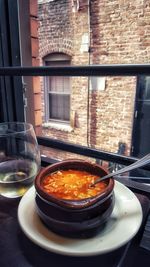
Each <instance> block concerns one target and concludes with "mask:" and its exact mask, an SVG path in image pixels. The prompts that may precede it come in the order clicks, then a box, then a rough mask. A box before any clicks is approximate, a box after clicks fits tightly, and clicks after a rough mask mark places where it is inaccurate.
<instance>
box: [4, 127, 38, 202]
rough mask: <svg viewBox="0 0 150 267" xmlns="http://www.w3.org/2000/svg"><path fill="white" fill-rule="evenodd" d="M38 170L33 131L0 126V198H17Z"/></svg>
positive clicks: (31, 183) (31, 129)
mask: <svg viewBox="0 0 150 267" xmlns="http://www.w3.org/2000/svg"><path fill="white" fill-rule="evenodd" d="M40 166H41V160H40V151H39V146H38V143H37V139H36V135H35V132H34V128H33V126H32V125H31V124H29V123H22V122H4V123H0V195H2V196H4V197H8V198H16V197H21V196H22V195H23V194H24V193H25V192H26V191H27V190H28V189H29V188H30V187H31V186H32V185H33V182H34V178H35V177H36V175H37V173H38V171H39V169H40Z"/></svg>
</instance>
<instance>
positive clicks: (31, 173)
mask: <svg viewBox="0 0 150 267" xmlns="http://www.w3.org/2000/svg"><path fill="white" fill-rule="evenodd" d="M37 171H38V166H37V164H36V162H35V161H32V160H29V159H9V160H7V161H3V162H0V195H2V196H4V197H9V198H16V197H21V196H22V195H23V194H24V193H25V192H26V191H27V190H28V189H29V188H30V187H31V186H32V185H33V182H34V178H35V176H36V174H37Z"/></svg>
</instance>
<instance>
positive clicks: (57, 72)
mask: <svg viewBox="0 0 150 267" xmlns="http://www.w3.org/2000/svg"><path fill="white" fill-rule="evenodd" d="M0 75H2V76H47V75H48V76H138V75H150V64H117V65H114V64H112V65H90V66H89V65H87V66H65V67H4V68H0Z"/></svg>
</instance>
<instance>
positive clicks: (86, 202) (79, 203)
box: [34, 159, 114, 209]
mask: <svg viewBox="0 0 150 267" xmlns="http://www.w3.org/2000/svg"><path fill="white" fill-rule="evenodd" d="M69 164H75V165H76V164H82V166H86V167H87V168H88V167H89V168H93V171H94V169H96V170H97V171H98V170H99V171H102V172H104V174H108V171H107V170H106V169H105V168H104V167H102V166H100V165H98V164H96V163H92V162H90V161H87V160H82V159H66V160H62V161H59V162H57V163H54V164H51V165H48V166H47V167H45V168H43V169H41V171H40V172H39V173H38V175H37V176H36V178H35V181H34V186H35V190H36V192H37V193H38V194H39V195H40V196H41V197H42V198H43V199H44V200H46V201H48V202H49V201H50V202H53V203H56V204H58V205H59V206H62V207H67V208H71V209H79V208H80V209H81V208H84V207H87V206H90V205H92V204H94V203H95V202H97V201H98V200H101V199H104V198H105V197H107V196H108V195H109V194H110V192H112V191H113V188H114V179H113V178H108V186H107V187H106V189H105V191H104V192H102V193H100V194H97V195H96V196H94V197H91V198H85V199H81V200H70V199H69V200H68V199H61V198H56V197H54V196H52V195H50V194H48V193H47V192H46V191H44V190H43V188H42V186H41V180H42V179H44V177H45V176H47V175H48V173H51V172H54V170H53V169H55V168H56V169H57V168H58V170H59V169H61V167H66V168H67V165H68V166H69ZM51 170H53V171H51ZM55 171H56V170H55ZM87 171H88V169H87ZM91 172H92V171H91Z"/></svg>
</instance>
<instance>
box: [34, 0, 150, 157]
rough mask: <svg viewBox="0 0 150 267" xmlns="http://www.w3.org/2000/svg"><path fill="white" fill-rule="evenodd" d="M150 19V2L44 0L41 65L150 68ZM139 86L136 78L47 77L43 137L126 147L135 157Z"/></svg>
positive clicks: (41, 0) (41, 4)
mask: <svg viewBox="0 0 150 267" xmlns="http://www.w3.org/2000/svg"><path fill="white" fill-rule="evenodd" d="M149 17H150V5H149V3H148V1H146V0H135V1H134V2H133V1H131V0H113V1H109V0H101V1H99V0H91V1H89V0H59V1H56V0H51V1H50V0H49V1H48V0H39V1H38V23H39V28H38V36H39V59H40V65H48V66H57V65H66V64H67V65H88V64H127V63H129V64H130V63H148V62H149V59H150V56H149V55H150V31H149V22H150V20H149ZM136 83H137V78H136V77H97V78H96V77H94V78H92V79H90V77H89V78H85V77H76V78H71V79H69V78H68V79H65V80H64V79H63V78H60V77H56V78H53V77H52V78H51V79H49V78H46V79H45V80H44V79H43V78H42V79H41V87H40V86H39V85H38V88H39V90H38V92H37V94H39V95H40V94H41V96H42V108H41V111H42V113H41V111H40V109H38V110H37V112H38V113H39V117H40V114H42V135H46V136H49V137H53V138H57V139H61V140H65V141H69V142H74V143H77V144H82V145H89V146H91V147H96V148H98V149H102V150H106V151H111V152H117V150H118V144H119V142H124V143H125V144H126V154H129V153H130V147H131V136H132V127H133V119H134V100H135V93H136ZM60 84H61V85H60ZM59 85H60V87H61V89H60V87H59ZM40 90H41V92H40ZM59 90H60V91H59ZM56 91H57V92H56ZM37 97H38V95H37ZM36 103H38V102H36ZM56 106H57V107H56ZM64 106H65V107H64ZM60 107H61V108H60ZM68 114H69V115H68Z"/></svg>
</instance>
